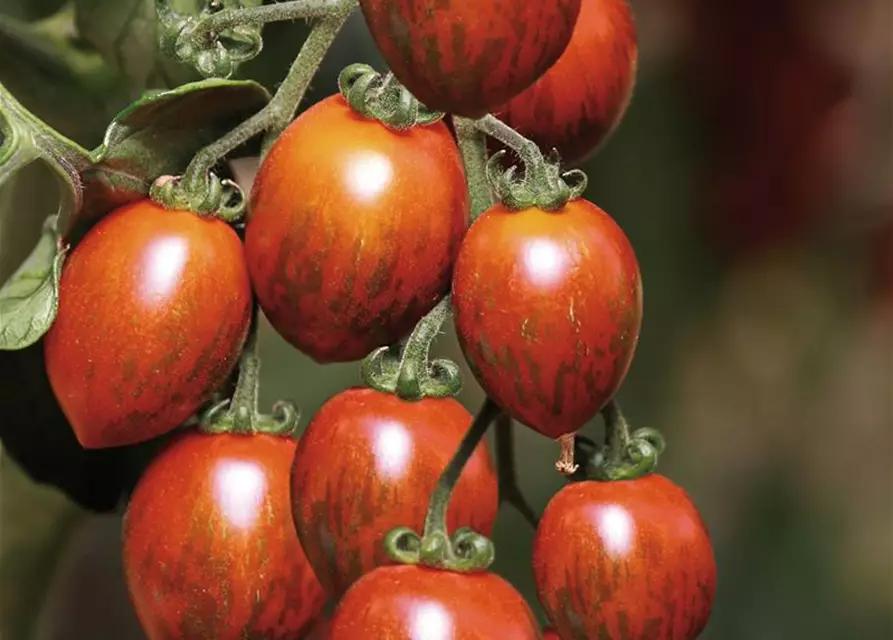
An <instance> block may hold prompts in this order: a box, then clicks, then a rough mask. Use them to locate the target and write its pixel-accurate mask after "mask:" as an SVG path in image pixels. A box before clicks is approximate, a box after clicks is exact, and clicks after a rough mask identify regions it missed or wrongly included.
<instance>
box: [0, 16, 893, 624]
mask: <svg viewBox="0 0 893 640" xmlns="http://www.w3.org/2000/svg"><path fill="white" fill-rule="evenodd" d="M178 2H179V4H181V5H183V6H188V5H189V4H190V2H192V3H193V4H196V2H193V0H178ZM633 5H634V8H635V11H636V17H637V23H638V27H639V38H640V64H639V77H638V85H637V90H636V94H635V97H634V99H633V102H632V105H631V107H630V109H629V112H628V114H627V117H626V119H625V120H624V122H623V124H622V125H621V126H620V128H619V129H618V130H617V132H616V134H615V135H614V136H613V137H612V138H611V140H610V141H609V143H608V144H607V145H605V146H604V148H603V149H602V151H601V152H600V153H599V154H598V155H597V156H596V157H595V158H593V160H592V161H591V162H589V164H588V166H587V167H586V170H587V172H588V174H589V177H590V187H589V193H588V194H587V195H588V197H589V198H590V199H592V200H593V201H595V202H596V203H598V204H599V205H600V206H601V207H602V208H604V209H605V210H606V211H608V212H609V213H611V214H612V215H613V216H614V217H615V218H616V219H617V220H618V222H619V223H620V224H621V226H622V227H623V228H624V229H625V230H626V232H627V234H628V235H629V237H630V239H631V240H632V242H633V244H634V246H635V247H636V250H637V253H638V256H639V259H640V263H641V267H642V271H643V278H644V282H645V321H644V327H643V332H642V337H641V341H640V344H639V348H638V352H637V356H636V360H635V362H634V364H633V367H632V370H631V372H630V374H629V378H628V379H627V382H626V384H625V386H624V388H623V390H622V392H621V394H620V399H621V401H622V403H623V405H624V407H625V410H626V412H627V414H628V417H629V418H630V419H631V420H632V421H633V422H634V423H635V424H636V425H641V426H645V425H647V426H655V427H658V428H660V429H662V430H663V432H664V434H665V435H666V436H667V438H668V441H669V449H668V450H667V453H666V454H665V455H664V457H663V458H662V460H661V471H662V472H663V473H665V474H667V475H668V476H670V477H671V478H673V479H674V480H675V481H676V482H678V483H679V484H681V485H682V486H684V487H685V488H686V489H687V490H688V491H689V492H690V494H691V495H692V497H693V499H694V500H695V502H696V503H697V505H698V506H699V508H700V509H701V512H702V513H703V516H704V519H705V521H706V522H707V524H708V526H709V528H710V530H711V533H712V536H713V540H714V544H715V548H716V554H717V561H718V565H719V590H718V596H717V603H716V607H715V610H714V614H713V618H712V621H711V624H710V626H709V627H708V630H707V631H706V632H705V634H704V635H703V636H702V637H703V638H704V639H705V640H720V639H721V640H775V639H779V640H781V639H784V640H800V639H803V640H826V639H827V640H832V639H833V640H838V639H841V638H847V639H852V640H883V639H889V638H893V258H891V254H893V180H891V176H893V149H891V144H893V103H891V101H893V87H891V78H893V9H891V3H890V2H888V0H862V1H861V2H858V3H857V2H852V1H851V0H824V1H823V2H798V1H796V0H774V1H773V0H759V1H757V0H751V1H749V2H741V1H740V0H733V1H725V0H712V1H711V0H663V1H661V2H654V1H652V2H646V1H644V0H641V1H638V2H633ZM153 6H154V0H145V1H143V0H115V1H114V2H112V1H105V2H104V1H103V0H78V1H77V2H74V3H69V2H63V1H60V0H0V82H2V83H3V84H4V85H6V86H7V87H8V88H9V89H10V90H11V91H12V92H13V93H14V94H15V95H16V96H17V97H18V98H19V99H20V100H21V101H22V103H23V104H25V106H27V107H28V108H30V109H32V110H33V111H34V112H35V113H37V114H38V115H39V116H41V117H42V118H44V119H45V120H47V121H48V122H49V123H50V124H52V125H53V126H55V127H57V128H58V129H60V130H61V131H62V132H64V133H65V134H66V135H69V136H70V137H72V138H74V139H76V140H77V141H79V142H81V143H82V144H84V145H85V146H88V147H91V148H92V147H94V146H96V145H97V144H99V142H100V140H101V135H102V131H103V129H104V127H105V125H106V124H107V122H108V121H109V120H110V119H111V117H112V116H113V115H114V114H115V113H116V112H117V111H118V110H119V109H120V108H121V107H123V106H124V105H126V104H127V102H128V101H129V100H131V99H133V98H134V97H136V96H138V95H139V93H140V91H141V90H142V88H144V87H146V86H160V85H162V84H164V83H171V82H174V83H175V82H180V81H183V80H185V79H188V78H190V77H191V76H190V74H189V72H188V70H186V69H183V68H181V67H178V66H177V65H174V64H171V63H169V62H166V63H163V62H161V61H159V59H157V58H155V57H153V53H154V52H153V47H154V44H153V43H154V34H153V30H152V27H151V25H152V23H151V10H152V8H153ZM75 8H76V9H77V12H75V11H74V9H75ZM60 9H61V11H60V12H58V13H57V10H60ZM100 16H102V17H100ZM109 16H112V18H109ZM103 21H105V22H103ZM305 35H306V28H305V27H304V26H303V25H300V24H277V25H271V26H269V27H268V28H267V29H266V31H265V42H266V46H265V49H264V52H263V53H262V54H261V56H260V57H259V58H257V59H256V60H254V61H252V62H250V63H249V64H247V65H245V66H244V67H243V69H242V72H241V73H242V75H244V76H245V77H252V78H256V79H258V80H259V81H261V82H263V83H264V84H265V85H266V86H267V87H269V88H270V89H271V90H273V89H275V86H276V83H277V82H278V81H280V80H281V78H282V77H283V76H284V73H285V70H286V69H287V66H288V65H289V64H290V61H291V59H292V57H293V56H294V54H295V53H296V52H297V50H298V48H299V45H300V42H301V40H302V38H303V37H304V36H305ZM97 52H98V53H97ZM356 61H367V62H370V63H371V64H373V65H375V66H377V67H379V68H381V63H380V60H379V58H378V56H377V54H376V53H375V51H374V48H373V46H372V44H371V41H370V39H369V37H368V34H367V33H366V31H365V26H364V24H363V22H362V19H361V17H360V16H359V15H355V16H353V18H352V19H351V20H350V21H349V23H348V25H347V26H346V27H345V30H344V32H342V34H341V35H340V36H339V38H338V40H337V42H336V45H335V47H334V48H333V49H332V51H331V52H330V54H329V55H328V57H327V58H326V61H325V63H324V65H323V68H322V69H321V72H320V74H319V76H318V77H317V79H316V80H315V81H314V83H313V86H312V90H311V95H310V96H309V101H315V100H318V99H320V98H322V97H324V96H326V95H328V94H329V93H331V92H332V91H334V88H335V83H334V80H335V77H336V75H337V72H338V71H339V70H340V69H341V68H342V67H343V66H345V65H346V64H349V63H351V62H356ZM236 173H237V175H238V176H240V177H245V176H249V177H250V173H251V162H250V161H248V162H244V161H242V162H239V163H238V164H237V170H236ZM45 178H46V176H43V175H41V174H40V173H39V172H37V173H35V174H34V175H29V176H25V177H24V178H22V179H21V180H20V181H18V182H16V183H15V184H14V185H12V186H7V187H6V188H4V189H3V190H2V191H0V272H2V273H3V274H4V275H6V274H7V273H8V270H9V269H10V268H11V266H12V267H14V266H15V264H17V261H18V260H20V259H21V257H22V256H21V252H22V251H23V250H24V251H27V250H28V248H29V247H30V246H31V245H29V244H28V243H29V242H31V243H32V244H33V239H34V238H35V237H36V233H37V231H38V229H39V225H40V221H41V220H42V218H43V217H44V216H45V215H47V214H49V213H52V212H53V207H54V205H53V204H52V197H51V195H48V193H47V190H46V189H45V188H44V187H42V186H41V185H43V184H44V183H43V182H42V180H44V179H45ZM49 194H52V191H50V192H49ZM10 265H11V266H10ZM261 350H262V357H263V363H264V369H263V384H264V387H263V394H262V396H263V397H262V400H263V402H264V403H265V404H269V403H272V402H273V401H274V400H276V399H278V398H292V399H294V400H295V401H297V402H298V404H299V406H301V407H302V409H303V412H304V416H305V418H304V422H305V423H306V419H307V418H306V417H307V416H310V415H311V414H312V413H313V412H314V411H315V410H316V409H317V408H318V407H319V406H320V405H321V404H322V403H323V402H324V401H325V399H326V398H328V397H329V396H331V395H332V394H334V393H336V392H338V391H339V390H341V389H343V388H344V387H345V386H349V385H352V384H356V383H357V382H358V372H357V367H356V365H344V366H329V367H324V368H323V367H319V366H316V365H314V364H312V363H311V362H310V361H309V360H308V359H307V358H305V357H303V356H302V355H300V354H298V353H296V352H294V351H293V350H291V349H290V348H288V347H287V345H285V343H284V342H283V341H282V340H280V339H279V338H278V336H276V335H275V334H274V333H273V332H272V331H270V330H269V329H268V327H266V326H264V330H263V333H262V342H261ZM437 350H438V351H439V352H440V353H441V354H444V355H448V356H449V357H452V358H455V359H458V360H461V356H460V354H459V350H458V347H457V344H456V342H455V339H454V336H453V334H452V333H451V332H448V333H447V334H446V335H445V336H443V338H442V339H441V341H440V342H439V343H438V349H437ZM17 366H18V365H13V364H12V361H11V360H9V359H8V358H7V359H6V360H0V380H2V381H3V384H7V382H9V381H11V380H12V379H13V377H14V376H16V375H17V374H18V373H19V371H20V369H18V368H16V367H17ZM463 366H464V365H463ZM466 374H467V369H466ZM465 380H466V388H465V390H464V392H463V396H462V400H463V401H464V402H465V403H466V404H467V405H468V407H469V408H470V409H472V410H474V409H475V408H476V407H477V406H478V405H479V404H480V402H481V400H482V395H481V392H480V389H479V388H478V387H477V386H476V385H475V383H474V382H473V379H472V377H471V376H470V374H467V375H466V377H465ZM9 396H10V394H7V395H6V396H2V398H3V403H4V410H3V412H0V426H2V425H3V424H4V423H3V421H4V420H5V421H8V424H12V422H11V421H13V420H18V422H17V423H16V424H17V425H19V424H20V423H21V422H22V420H21V419H20V418H21V415H20V416H19V418H15V417H10V416H14V415H15V413H16V409H15V406H13V405H14V403H15V398H14V397H9ZM42 402H49V400H44V401H42ZM35 406H36V408H35V409H34V411H33V413H31V414H29V416H28V420H32V421H33V424H31V423H29V424H31V426H33V428H34V433H35V435H34V438H33V439H32V442H34V446H35V447H37V448H40V447H53V446H55V444H54V443H53V442H51V441H49V440H40V441H39V442H38V441H37V439H38V438H44V437H45V436H44V435H43V434H45V432H46V429H47V428H49V429H52V428H55V427H53V426H52V425H49V423H47V424H42V422H41V421H42V420H43V419H44V417H43V416H45V415H48V413H47V411H49V413H50V414H51V413H52V411H51V410H46V411H45V410H43V409H45V406H44V405H43V404H39V405H35ZM29 411H30V409H29ZM10 412H11V413H10ZM47 420H49V418H47ZM25 422H27V420H26V421H25ZM588 429H592V430H593V431H596V432H597V429H598V426H597V425H593V426H591V427H588ZM516 433H517V440H518V454H519V469H520V474H521V482H522V487H523V489H524V490H525V492H526V493H527V495H528V496H529V498H530V500H531V502H532V503H533V504H534V506H535V507H536V508H537V509H538V510H541V509H542V508H543V507H544V506H545V504H546V502H547V501H548V499H549V497H550V496H551V495H552V494H553V493H554V492H555V491H556V490H557V489H558V488H559V487H560V486H561V480H560V478H559V477H558V476H557V474H556V473H555V472H554V470H553V466H552V462H553V460H554V458H555V454H556V447H555V445H554V443H552V442H550V441H548V440H546V439H544V438H541V437H540V436H538V435H536V434H534V433H533V432H530V431H528V430H526V429H524V428H518V429H517V430H516ZM91 460H92V459H91ZM97 460H99V458H97ZM84 464H85V466H84V469H85V471H83V473H85V474H86V473H88V472H91V471H90V470H92V472H94V473H98V475H97V477H98V478H99V480H97V481H95V483H99V484H101V483H102V477H103V475H102V474H105V473H106V472H107V473H108V474H109V478H111V474H112V473H115V474H117V475H116V476H115V478H116V480H115V481H116V482H117V481H118V480H117V476H118V475H120V474H121V473H122V472H121V469H120V468H118V467H116V466H115V465H110V466H109V467H108V469H110V470H109V471H106V467H101V469H100V467H99V466H97V465H100V462H96V463H95V464H94V462H91V461H88V462H85V463H84ZM101 464H105V463H104V462H101ZM0 482H2V485H0V501H2V502H0V518H2V519H0V607H2V609H0V637H2V638H3V639H4V640H20V639H21V640H30V639H31V638H39V639H40V640H61V639H67V638H72V639H83V638H91V639H102V638H109V639H114V640H127V639H130V638H133V639H139V638H141V637H142V634H141V632H140V631H139V628H138V626H137V624H136V621H135V619H134V616H133V614H132V612H131V610H130V605H129V602H128V601H127V597H126V594H125V591H124V586H123V581H122V576H121V567H120V558H119V555H118V554H119V545H120V515H115V514H114V513H113V514H105V515H95V514H90V513H88V512H87V511H85V510H83V509H81V508H80V507H78V506H76V505H75V504H74V503H73V502H71V501H70V500H68V499H67V498H66V497H65V496H64V494H62V493H60V492H59V491H57V490H56V489H55V488H52V487H48V486H44V485H37V484H35V483H33V482H32V481H31V480H29V479H28V478H27V476H26V475H24V474H23V473H22V471H21V469H20V467H19V466H18V465H17V464H16V463H15V462H12V461H11V460H10V458H9V457H8V456H7V455H4V457H3V458H2V460H0ZM95 483H94V484H95ZM495 537H496V543H497V547H498V550H499V553H498V559H497V562H496V566H495V569H496V570H497V571H498V572H500V573H501V574H503V575H504V576H505V577H507V578H508V579H509V580H511V581H512V582H513V583H514V584H515V585H516V586H517V587H518V588H519V589H520V590H521V591H522V592H523V593H524V594H525V595H526V596H527V597H528V598H529V599H530V601H531V602H535V593H534V590H533V584H532V574H531V569H530V566H529V552H530V544H531V539H532V531H529V529H528V528H527V526H526V525H525V524H524V523H523V521H522V520H521V519H520V517H519V516H517V515H516V514H515V513H514V512H512V511H511V510H510V509H506V510H504V511H503V513H502V514H501V516H500V521H499V524H498V526H497V531H496V536H495ZM537 611H538V612H539V609H537Z"/></svg>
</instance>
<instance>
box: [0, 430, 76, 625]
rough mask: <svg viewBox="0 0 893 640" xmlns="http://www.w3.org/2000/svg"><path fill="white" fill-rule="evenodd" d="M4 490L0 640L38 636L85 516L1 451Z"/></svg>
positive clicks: (0, 479)
mask: <svg viewBox="0 0 893 640" xmlns="http://www.w3.org/2000/svg"><path fill="white" fill-rule="evenodd" d="M0 488H2V493H3V499H2V500H0V522H2V523H3V535H0V637H2V638H8V639H9V640H19V639H25V638H33V637H35V631H36V627H37V621H38V618H39V616H38V614H39V613H40V609H41V606H42V604H43V601H44V598H45V597H46V594H47V591H48V590H49V587H50V585H51V584H52V580H53V577H54V575H55V572H56V568H57V566H58V563H59V560H60V558H61V556H62V552H63V551H64V549H65V543H66V542H67V541H68V540H69V539H70V538H71V535H72V534H73V533H74V532H75V530H76V527H77V525H78V524H79V523H80V522H81V520H82V518H83V515H84V512H83V511H82V510H80V509H78V507H77V506H75V505H74V504H73V503H72V502H70V501H68V500H67V499H66V498H65V496H63V495H62V494H60V493H59V492H57V491H55V490H53V489H51V488H48V487H41V486H39V485H37V484H35V483H33V482H32V481H31V480H30V479H29V478H28V477H27V476H26V475H25V474H24V473H22V471H21V469H19V467H18V465H16V464H15V462H13V461H12V460H11V459H10V458H9V457H8V455H7V454H6V451H5V450H3V448H2V447H0Z"/></svg>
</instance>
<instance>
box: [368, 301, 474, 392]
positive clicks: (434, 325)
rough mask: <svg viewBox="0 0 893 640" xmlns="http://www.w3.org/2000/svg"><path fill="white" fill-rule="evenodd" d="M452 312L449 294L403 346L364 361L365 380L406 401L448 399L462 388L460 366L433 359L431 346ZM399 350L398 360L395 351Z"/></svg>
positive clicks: (378, 389) (387, 349)
mask: <svg viewBox="0 0 893 640" xmlns="http://www.w3.org/2000/svg"><path fill="white" fill-rule="evenodd" d="M451 313H452V307H451V305H450V296H446V297H445V298H443V299H442V300H441V301H440V302H438V303H437V304H436V305H435V306H434V308H433V309H432V310H431V311H429V312H428V314H427V315H426V316H425V317H424V318H422V319H421V320H419V322H418V324H416V326H415V328H414V329H413V330H412V333H411V334H410V335H409V338H408V339H407V340H406V342H405V343H404V345H403V347H402V348H401V349H399V350H398V349H397V348H395V347H394V346H389V347H380V348H378V349H376V350H375V351H373V352H372V353H370V354H369V355H368V356H366V358H365V359H364V360H363V364H362V366H361V369H360V372H361V376H362V378H363V382H364V383H365V384H366V385H367V386H369V387H371V388H373V389H375V390H377V391H381V392H382V393H395V394H396V395H397V396H399V397H400V398H402V399H403V400H408V401H416V400H421V399H422V398H445V397H448V396H455V395H456V394H457V393H459V391H460V390H461V389H462V373H461V371H460V369H459V366H458V365H457V364H456V363H455V362H453V361H451V360H447V359H445V358H438V359H436V360H433V361H432V360H430V352H431V345H432V343H433V342H434V340H435V339H436V338H437V336H438V335H439V334H440V329H441V327H442V326H443V323H444V322H446V320H447V318H449V317H450V314H451ZM397 353H399V360H395V354H397Z"/></svg>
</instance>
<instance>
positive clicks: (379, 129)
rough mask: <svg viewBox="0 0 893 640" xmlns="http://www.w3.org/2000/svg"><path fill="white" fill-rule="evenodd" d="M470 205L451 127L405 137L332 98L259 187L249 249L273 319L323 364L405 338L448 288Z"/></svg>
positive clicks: (296, 133) (299, 127)
mask: <svg viewBox="0 0 893 640" xmlns="http://www.w3.org/2000/svg"><path fill="white" fill-rule="evenodd" d="M468 207H469V205H468V192H467V187H466V185H465V172H464V169H463V166H462V160H461V158H460V156H459V151H458V149H457V147H456V144H455V142H454V141H453V139H452V137H451V136H450V133H449V131H448V130H447V128H446V126H445V125H444V124H443V123H442V122H436V123H434V124H431V125H427V126H416V127H413V128H412V129H410V130H408V131H403V132H395V131H392V130H390V129H388V128H386V127H385V126H384V125H383V124H381V123H379V122H377V121H374V120H369V119H366V118H364V117H362V116H360V115H358V114H357V113H355V112H354V111H353V110H352V109H351V108H350V107H349V106H348V105H347V103H346V102H345V100H344V99H343V98H342V97H341V96H340V95H335V96H331V97H329V98H327V99H325V100H323V101H322V102H320V103H318V104H316V105H314V106H313V107H311V108H310V109H308V110H307V111H306V112H304V113H303V114H302V115H301V116H300V117H298V118H297V119H296V120H295V121H294V122H292V124H291V125H290V126H289V127H288V129H286V131H285V133H283V134H282V136H281V137H279V138H278V139H277V141H276V143H275V144H274V145H273V147H272V149H271V150H270V153H269V154H268V155H267V157H266V159H265V160H264V162H263V164H262V165H261V168H260V171H259V173H258V175H257V178H256V180H255V182H254V186H253V189H252V192H251V200H250V205H249V209H250V210H249V219H248V224H247V227H246V232H245V246H246V254H247V257H248V267H249V271H250V273H251V281H252V284H253V285H254V290H255V292H256V294H257V297H258V300H259V302H260V304H261V307H262V308H263V311H264V314H265V315H266V316H267V318H268V319H269V320H270V322H271V324H272V325H273V327H274V328H275V329H276V331H277V332H278V333H279V334H280V335H282V337H283V338H285V339H286V340H287V341H288V342H289V343H291V344H292V346H294V347H296V348H297V349H300V350H301V351H303V352H304V353H306V354H307V355H309V356H310V357H312V358H313V359H314V360H316V361H317V362H320V363H330V362H347V361H352V360H358V359H360V358H362V357H364V356H365V355H367V354H368V353H369V352H371V351H372V350H374V349H375V348H377V347H380V346H383V345H388V344H392V343H394V342H396V341H397V340H399V339H400V338H402V337H404V336H405V335H407V334H408V333H409V332H410V331H411V329H412V328H413V326H414V325H415V323H416V322H417V321H418V320H419V319H420V318H421V317H422V316H424V315H425V314H426V313H427V312H428V311H430V310H431V309H432V308H433V307H434V305H435V304H436V303H437V302H438V300H440V298H442V297H443V296H444V295H445V294H446V293H447V292H448V291H449V283H450V273H451V272H452V267H453V262H454V260H455V257H456V253H457V251H458V249H459V243H460V242H461V239H462V234H463V233H464V232H465V228H466V226H467V224H468V214H469V210H468Z"/></svg>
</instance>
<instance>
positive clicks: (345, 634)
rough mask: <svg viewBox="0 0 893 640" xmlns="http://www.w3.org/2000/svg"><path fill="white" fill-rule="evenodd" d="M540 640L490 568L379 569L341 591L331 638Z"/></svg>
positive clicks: (526, 611) (524, 609)
mask: <svg viewBox="0 0 893 640" xmlns="http://www.w3.org/2000/svg"><path fill="white" fill-rule="evenodd" d="M423 637H424V638H449V639H450V640H493V639H494V638H499V640H539V639H540V638H541V635H540V631H539V625H538V624H537V622H536V619H535V618H534V616H533V612H532V611H531V610H530V607H529V606H528V605H527V603H526V602H525V601H524V598H523V597H521V594H519V593H518V592H517V591H516V590H515V589H514V587H512V586H511V585H510V584H509V583H508V582H506V581H505V580H503V579H502V578H500V577H499V576H498V575H496V574H495V573H491V572H489V571H485V572H481V573H467V574H461V573H453V572H450V571H439V570H436V569H429V568H427V567H423V566H408V565H402V566H391V567H381V568H379V569H376V570H375V571H373V572H372V573H368V574H366V575H365V576H363V577H362V578H361V579H360V580H359V581H358V582H357V583H356V584H354V586H353V587H351V589H350V590H349V591H348V592H347V594H345V596H344V598H343V599H342V600H341V602H340V603H339V604H338V608H337V609H336V610H335V615H334V616H333V617H332V634H331V637H330V640H357V639H358V638H375V639H376V640H406V639H407V638H423Z"/></svg>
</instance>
